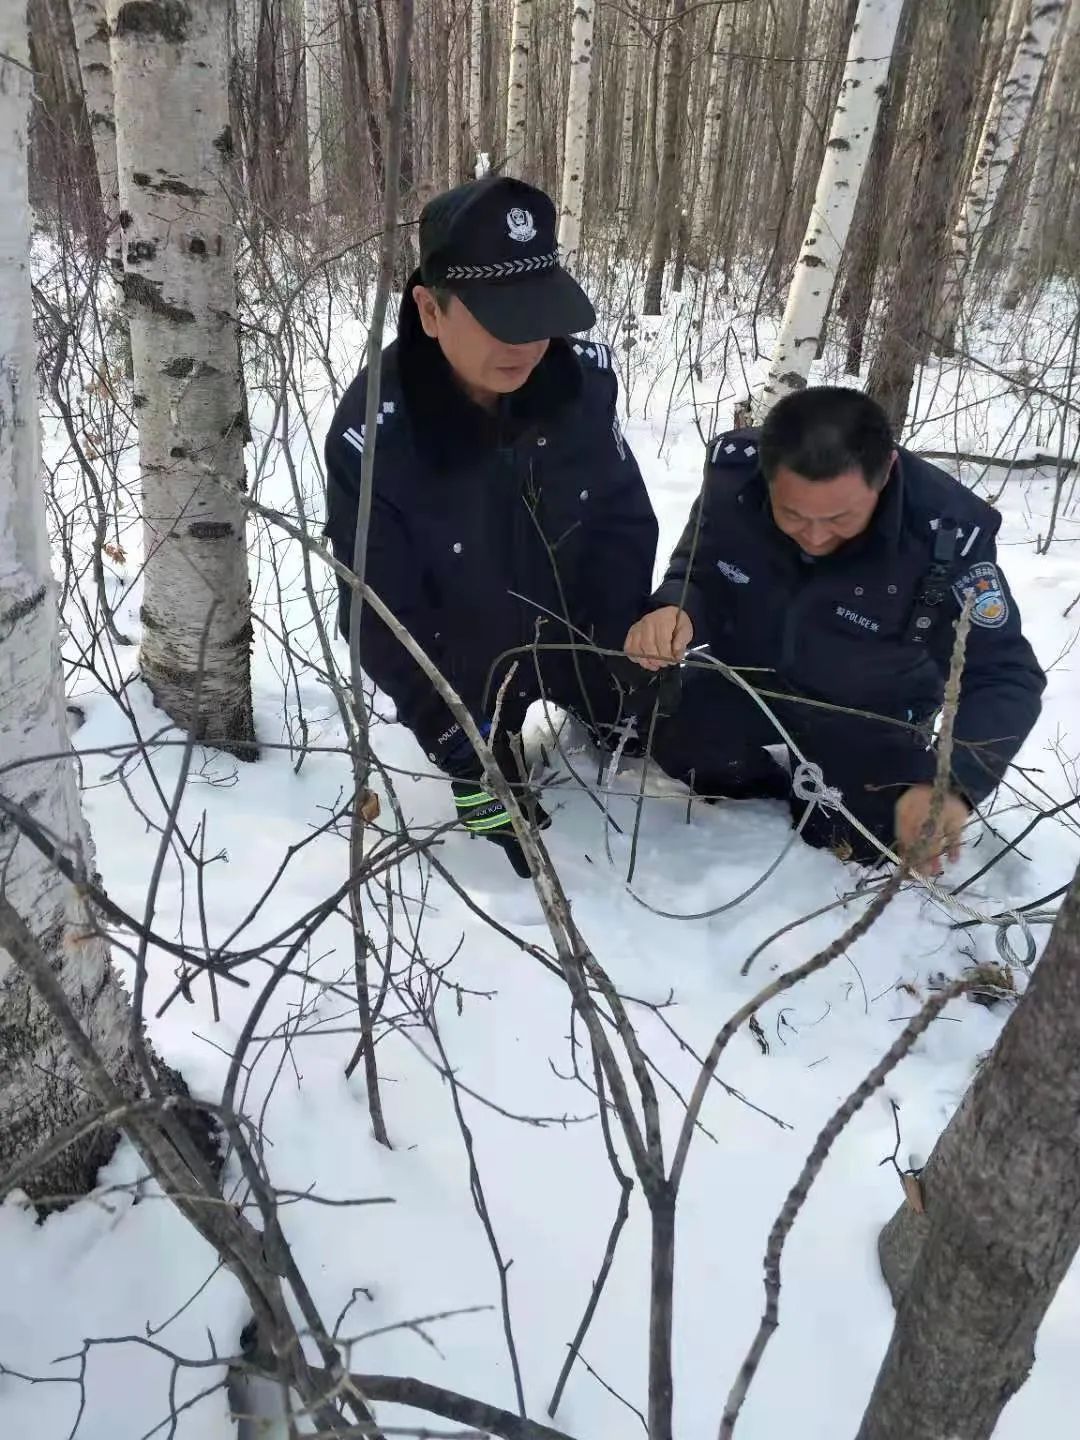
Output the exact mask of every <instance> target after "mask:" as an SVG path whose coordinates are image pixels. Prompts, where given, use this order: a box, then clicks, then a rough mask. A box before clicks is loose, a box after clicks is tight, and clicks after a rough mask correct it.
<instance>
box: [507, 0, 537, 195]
mask: <svg viewBox="0 0 1080 1440" xmlns="http://www.w3.org/2000/svg"><path fill="white" fill-rule="evenodd" d="M532 7H533V0H514V12H513V21H512V24H511V30H510V73H509V75H508V77H507V81H506V173H507V174H508V175H517V176H521V175H522V174H523V173H524V168H525V147H526V142H527V139H528V113H529V46H530V42H531V38H532Z"/></svg>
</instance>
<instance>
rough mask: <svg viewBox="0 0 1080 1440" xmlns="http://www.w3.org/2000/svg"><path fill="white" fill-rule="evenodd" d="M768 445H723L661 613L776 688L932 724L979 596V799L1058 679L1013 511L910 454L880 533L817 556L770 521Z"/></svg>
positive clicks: (960, 728)
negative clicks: (675, 617) (1032, 612)
mask: <svg viewBox="0 0 1080 1440" xmlns="http://www.w3.org/2000/svg"><path fill="white" fill-rule="evenodd" d="M757 438H758V437H757V432H756V431H753V430H741V431H735V432H733V433H730V434H726V435H721V436H720V437H719V438H718V439H717V440H715V441H714V442H713V443H712V445H711V446H710V451H709V459H708V462H707V464H706V473H705V482H704V486H703V489H702V493H701V496H700V497H699V499H698V500H697V501H696V502H695V504H694V508H693V510H692V511H691V514H690V519H689V522H688V524H687V526H686V529H685V531H684V533H683V535H682V538H681V539H680V541H679V544H678V546H677V547H676V550H675V553H674V555H673V556H672V559H671V563H670V566H669V567H668V571H667V574H666V576H665V578H664V581H663V584H662V585H661V587H660V589H659V590H658V591H657V592H656V594H655V595H654V597H653V605H654V607H659V606H661V605H681V606H682V607H683V608H684V609H685V610H686V611H687V613H688V614H689V615H690V618H691V620H692V622H693V625H694V641H693V643H695V644H702V643H706V642H708V643H709V644H710V646H711V649H712V651H713V653H714V654H715V655H716V656H717V658H718V659H720V660H723V661H725V662H726V663H728V664H730V665H732V666H736V667H741V666H747V667H764V668H765V669H767V670H771V671H773V672H775V673H774V675H772V676H760V675H759V676H751V677H749V678H751V679H752V680H754V681H755V682H759V683H761V684H762V685H763V686H764V687H765V688H768V686H769V684H770V683H772V684H776V682H777V681H779V688H781V689H787V690H789V691H790V692H792V693H796V694H799V695H803V696H806V697H809V698H811V699H817V700H821V701H826V702H830V703H831V704H833V705H840V706H849V707H851V708H853V709H859V710H864V711H869V712H871V713H873V714H875V715H883V716H886V717H888V718H890V719H895V720H900V721H903V722H909V721H916V722H921V721H923V720H924V719H926V718H927V717H929V716H931V715H932V714H933V712H934V711H935V710H936V709H937V708H938V707H939V705H940V703H941V699H942V694H943V690H944V682H945V678H946V676H947V674H948V669H949V661H950V656H951V652H952V646H953V640H954V623H955V620H956V618H957V616H958V615H959V613H960V609H961V606H962V604H963V599H964V597H965V596H966V595H967V593H968V592H969V591H970V592H971V593H972V595H973V601H974V605H973V612H972V625H971V630H970V634H969V639H968V645H967V661H966V665H965V669H964V673H963V681H962V689H961V699H960V705H959V710H958V713H957V717H956V726H955V734H956V745H955V749H954V756H953V775H954V781H955V784H956V786H957V788H958V789H959V790H961V791H962V792H963V793H964V794H965V795H966V796H967V797H968V798H969V799H970V800H971V801H972V802H973V803H978V802H979V801H981V800H982V799H983V798H984V797H985V796H986V795H987V794H989V792H990V791H991V790H992V789H993V788H994V786H995V784H996V783H997V781H998V780H999V779H1000V777H1001V774H1002V772H1003V771H1004V769H1005V767H1006V766H1007V764H1008V763H1009V761H1010V760H1011V759H1012V757H1013V756H1014V755H1015V753H1016V751H1017V750H1018V749H1019V747H1020V745H1021V743H1022V741H1023V740H1024V738H1025V736H1026V735H1027V734H1028V732H1029V730H1030V729H1031V727H1032V725H1033V724H1034V722H1035V719H1036V717H1037V716H1038V713H1039V707H1040V696H1041V694H1042V690H1043V687H1044V685H1045V677H1044V675H1043V672H1042V670H1041V669H1040V668H1039V665H1038V662H1037V661H1036V659H1035V656H1034V654H1033V652H1032V649H1031V646H1030V645H1029V644H1028V642H1027V640H1026V639H1025V638H1024V636H1023V634H1022V632H1021V627H1020V614H1019V611H1018V609H1017V606H1016V601H1015V600H1014V599H1013V596H1012V594H1011V593H1010V591H1009V587H1008V584H1007V582H1006V580H1005V577H1004V575H1003V574H1002V573H1001V571H1000V569H999V568H998V565H997V556H996V547H995V536H996V535H997V531H998V527H999V525H1000V523H1001V517H1000V515H999V514H998V513H997V511H995V510H994V509H993V508H992V507H991V506H989V505H987V504H986V503H985V502H984V501H983V500H981V499H979V498H978V497H977V496H976V495H974V494H972V493H971V492H970V491H969V490H966V489H965V488H964V487H963V486H962V485H961V484H960V483H959V482H958V481H957V480H955V479H953V478H952V477H951V476H950V475H947V474H946V473H945V472H944V471H943V470H940V469H938V467H937V466H935V465H931V464H929V463H928V462H927V461H925V460H922V459H920V458H919V457H918V456H917V455H914V454H912V453H911V452H909V451H906V450H901V451H900V453H899V460H898V463H897V464H896V466H895V467H894V469H893V472H892V474H891V476H890V478H889V481H888V483H887V484H886V486H885V489H884V490H883V492H882V495H881V498H880V500H879V502H878V505H877V509H876V510H875V512H874V515H873V518H872V521H871V523H870V526H869V527H868V529H867V530H866V531H864V532H863V534H862V535H860V536H858V537H857V538H856V539H854V540H852V541H850V542H848V543H847V544H845V545H843V546H842V547H841V548H840V549H839V550H838V551H836V552H835V553H834V554H832V555H829V556H826V557H823V558H819V559H816V560H811V559H809V558H808V557H806V556H805V555H803V554H802V552H801V551H800V550H799V547H798V546H797V544H796V543H795V542H794V541H792V540H791V539H789V538H788V537H787V536H786V535H784V534H783V532H782V531H781V530H779V529H778V528H777V526H776V525H775V524H774V522H773V519H772V513H771V510H770V507H769V499H768V488H767V485H766V482H765V478H764V476H763V475H762V473H761V470H760V468H759V465H758V459H757ZM801 708H804V709H805V708H806V707H801ZM834 723H835V717H834ZM858 723H859V722H858V719H857V718H853V719H852V724H853V725H856V726H857V725H858ZM853 734H854V732H853ZM915 754H916V755H917V756H918V758H917V759H915V758H914V757H913V768H912V769H911V770H910V771H909V776H908V778H909V781H910V782H911V783H915V782H917V781H929V780H931V779H932V778H933V774H934V763H935V762H934V756H933V754H932V752H929V751H927V750H925V749H924V748H920V749H918V750H917V751H916V752H915Z"/></svg>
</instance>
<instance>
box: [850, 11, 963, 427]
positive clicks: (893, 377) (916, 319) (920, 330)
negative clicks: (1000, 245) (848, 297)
mask: <svg viewBox="0 0 1080 1440" xmlns="http://www.w3.org/2000/svg"><path fill="white" fill-rule="evenodd" d="M988 7H989V0H944V3H943V6H942V11H943V14H942V25H941V34H940V40H939V56H940V58H939V60H938V68H937V75H936V77H935V80H934V82H933V83H934V96H933V102H932V105H931V108H930V113H929V116H928V117H927V120H926V122H925V123H924V125H923V130H922V138H921V144H922V149H921V153H920V155H919V161H918V165H917V167H916V171H915V177H914V184H913V189H912V198H911V204H910V206H909V209H908V214H907V216H906V217H905V221H904V228H903V234H902V238H901V243H900V256H899V260H898V262H897V266H896V271H895V274H894V275H893V277H892V283H891V286H890V289H889V301H888V304H887V306H886V309H885V315H884V318H883V322H882V332H881V340H880V342H879V344H878V348H877V352H876V354H875V355H874V360H873V363H872V364H871V366H870V374H869V378H868V381H867V390H868V391H869V393H870V394H871V395H872V396H873V397H874V399H875V400H877V401H878V403H879V404H880V405H881V406H882V408H883V409H884V410H885V413H886V414H887V415H888V417H889V419H890V421H891V422H892V426H893V431H894V433H895V434H896V435H897V436H899V434H900V432H901V430H902V429H903V425H904V420H905V418H906V416H907V408H908V401H909V399H910V397H911V386H912V383H913V381H914V378H915V366H916V365H917V364H918V363H919V361H920V359H921V357H922V356H923V355H924V354H925V353H926V346H927V342H928V339H929V336H930V334H931V332H932V330H933V328H934V325H933V306H934V296H935V292H936V288H937V277H938V276H939V275H940V274H941V263H942V260H943V259H944V256H945V252H946V250H947V246H948V235H949V220H950V212H951V210H952V204H953V196H954V194H955V193H956V184H957V179H958V172H959V168H960V162H961V160H962V156H963V148H964V146H963V137H964V136H965V135H966V133H967V127H968V120H969V118H970V115H971V105H972V100H973V98H974V87H975V74H974V71H973V67H972V64H971V57H972V56H973V55H976V54H977V53H978V46H979V37H980V35H981V33H982V28H983V22H984V20H985V18H986V14H987V10H988Z"/></svg>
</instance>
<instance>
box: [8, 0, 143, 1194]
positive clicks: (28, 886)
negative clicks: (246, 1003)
mask: <svg viewBox="0 0 1080 1440" xmlns="http://www.w3.org/2000/svg"><path fill="white" fill-rule="evenodd" d="M30 86H31V72H30V68H29V52H28V47H27V33H26V22H25V18H24V15H23V13H22V11H21V7H20V6H18V5H14V6H7V7H3V8H2V9H0V193H2V194H3V196H4V203H3V205H2V206H0V773H2V775H3V779H2V781H0V793H2V795H3V799H4V800H5V802H7V803H8V804H12V805H17V806H21V807H23V809H24V811H25V812H27V813H28V814H29V816H30V817H31V818H32V819H33V820H34V821H35V822H36V823H37V824H38V825H39V826H41V827H42V828H43V829H44V830H46V831H47V832H48V833H49V834H50V835H51V836H54V837H56V838H57V839H58V841H59V843H60V844H62V846H63V848H64V853H65V854H66V856H67V858H68V859H69V860H71V861H72V862H73V863H74V864H76V865H78V866H79V867H81V869H82V870H83V871H84V872H91V871H92V868H93V854H92V850H91V845H90V837H89V834H88V832H87V830H86V827H85V824H84V822H83V818H82V814H81V811H80V806H79V793H78V789H77V785H76V771H75V764H74V761H73V759H72V756H71V746H70V743H69V740H68V735H67V725H66V710H65V704H64V682H63V672H62V669H61V665H60V641H59V635H58V627H57V616H56V585H55V583H54V581H53V577H52V573H51V571H50V568H49V539H48V534H47V531H46V525H45V499H44V495H43V493H42V488H41V466H40V463H39V456H38V413H37V377H36V374H35V355H34V325H33V307H32V303H31V298H30V274H29V254H30V207H29V202H28V198H27V148H26V147H27V116H28V109H29V102H30ZM36 756H42V757H44V758H42V759H40V760H36V759H35V757H36ZM0 893H2V894H3V895H4V897H5V898H6V899H7V900H8V902H9V903H10V904H11V905H12V906H14V908H15V909H16V910H17V911H18V913H19V915H20V916H21V918H22V919H23V920H24V922H25V923H26V925H27V926H28V927H29V929H30V930H31V932H32V933H33V935H34V936H35V938H36V939H37V940H38V942H39V943H40V944H41V946H42V948H43V949H44V951H45V953H46V955H47V956H48V958H49V960H50V962H51V964H52V965H53V967H54V970H55V972H56V975H57V978H58V980H59V981H60V984H61V986H62V987H63V989H64V992H65V993H66V995H67V996H68V999H69V1000H70V1002H71V1004H72V1007H73V1009H74V1011H75V1014H76V1016H77V1018H78V1019H79V1021H80V1023H81V1024H82V1026H83V1028H84V1030H85V1031H86V1032H87V1034H88V1035H89V1036H90V1038H91V1040H92V1041H93V1043H94V1045H95V1046H96V1047H97V1049H98V1051H99V1053H100V1054H101V1056H102V1058H103V1059H104V1061H105V1063H106V1065H107V1066H108V1068H109V1070H110V1073H111V1074H112V1075H113V1077H114V1079H115V1080H116V1082H117V1084H118V1085H120V1087H121V1088H122V1089H123V1090H125V1091H126V1092H128V1093H135V1092H136V1091H137V1090H138V1085H137V1084H136V1080H135V1076H136V1066H135V1062H134V1060H133V1057H132V1055H131V1052H130V1049H129V1039H128V1033H129V1023H130V1013H129V1010H128V1004H127V999H126V997H125V995H124V992H123V990H122V989H121V986H120V982H119V981H118V979H117V977H116V974H115V972H114V971H113V969H112V967H111V965H110V964H109V958H108V953H107V950H106V947H105V943H104V941H103V940H102V938H101V937H100V935H99V934H98V933H96V930H95V927H94V925H93V923H92V917H90V916H88V915H87V913H86V910H85V906H84V902H83V901H82V900H81V898H80V896H79V894H78V892H77V890H76V887H75V886H74V885H73V884H71V883H70V882H69V881H67V880H65V879H64V878H63V877H62V876H61V874H60V872H59V871H58V870H56V869H55V868H54V867H53V866H52V865H50V864H49V863H48V861H47V860H46V859H45V858H44V856H43V855H42V854H41V853H40V851H38V850H37V849H36V848H35V847H34V846H32V845H31V844H30V842H29V841H28V840H27V839H25V838H24V837H22V836H21V833H20V831H19V830H18V829H17V828H16V826H15V825H14V823H13V822H12V821H11V820H10V819H9V818H8V816H6V815H4V814H0ZM0 1054H2V1057H3V1061H2V1064H0V1174H3V1173H4V1172H5V1171H6V1170H7V1169H8V1168H9V1167H10V1166H11V1165H12V1164H13V1163H14V1162H15V1161H16V1160H17V1159H18V1158H20V1157H21V1156H24V1155H26V1154H27V1153H29V1152H32V1151H33V1150H34V1149H35V1148H36V1147H37V1146H39V1145H41V1144H42V1143H44V1142H45V1141H46V1140H48V1139H49V1137H50V1136H51V1135H53V1134H55V1133H56V1131H58V1130H60V1129H62V1128H63V1127H64V1126H66V1125H69V1124H71V1123H72V1122H73V1121H77V1120H79V1119H80V1118H82V1117H84V1116H86V1115H88V1114H89V1113H90V1112H91V1111H92V1110H93V1108H94V1106H93V1104H92V1102H91V1100H90V1098H89V1097H88V1095H87V1092H86V1087H85V1083H84V1081H83V1078H82V1076H81V1073H80V1071H79V1068H78V1066H77V1064H76V1063H75V1061H74V1060H73V1058H72V1057H71V1055H70V1054H69V1052H68V1051H67V1048H66V1046H65V1044H64V1042H63V1039H62V1037H61V1035H60V1033H59V1031H58V1030H57V1029H56V1027H55V1025H54V1023H53V1021H52V1019H51V1017H50V1016H49V1014H48V1012H47V1010H46V1009H45V1007H44V1006H43V1005H42V1003H41V1002H40V1001H39V1000H38V998H37V996H36V994H35V993H34V991H33V990H32V989H31V987H30V985H29V984H28V982H27V981H26V980H25V978H24V977H23V976H22V974H21V972H20V971H19V970H18V969H16V967H15V966H14V965H13V963H12V960H11V957H10V955H9V954H8V953H7V951H6V950H4V949H3V948H0ZM114 1143H115V1136H114V1135H111V1134H109V1133H107V1132H103V1131H102V1130H100V1129H98V1130H94V1131H92V1132H91V1133H90V1134H88V1135H87V1136H85V1137H84V1138H83V1139H82V1140H80V1141H79V1142H77V1143H76V1144H75V1145H73V1146H71V1147H69V1148H68V1149H67V1150H65V1151H64V1152H63V1153H62V1154H61V1155H60V1156H59V1157H58V1158H57V1159H56V1160H55V1161H53V1162H52V1163H51V1164H49V1165H48V1166H46V1167H45V1168H44V1169H42V1170H41V1171H40V1172H39V1173H38V1174H37V1175H35V1176H34V1177H33V1178H32V1180H31V1181H29V1182H24V1188H26V1189H28V1191H29V1193H31V1194H32V1195H33V1196H34V1197H42V1196H46V1195H50V1196H67V1195H78V1194H80V1193H82V1192H84V1191H85V1190H86V1189H88V1188H89V1187H90V1185H91V1184H92V1183H93V1180H94V1175H95V1172H96V1170H97V1169H98V1167H99V1166H100V1165H101V1164H103V1163H104V1162H105V1160H106V1159H107V1158H108V1155H109V1152H110V1150H111V1148H112V1145H113V1144H114Z"/></svg>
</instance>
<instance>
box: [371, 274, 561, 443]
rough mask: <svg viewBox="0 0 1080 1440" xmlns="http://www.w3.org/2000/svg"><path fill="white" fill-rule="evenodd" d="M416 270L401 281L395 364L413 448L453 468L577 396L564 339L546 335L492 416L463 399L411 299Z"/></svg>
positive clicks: (546, 420)
mask: <svg viewBox="0 0 1080 1440" xmlns="http://www.w3.org/2000/svg"><path fill="white" fill-rule="evenodd" d="M419 279H420V274H419V271H417V273H416V274H415V275H413V276H412V277H411V278H410V280H409V282H408V284H407V285H406V286H405V293H404V295H403V297H402V302H401V315H400V318H399V321H398V339H397V366H398V377H399V380H400V383H401V393H402V398H403V400H404V402H405V408H406V410H407V411H408V415H409V420H410V422H411V425H412V430H413V435H414V438H415V442H416V445H417V449H418V450H419V451H420V452H421V454H422V455H423V456H424V458H425V459H426V460H427V461H428V462H429V463H430V464H431V465H433V466H434V467H435V468H436V469H437V470H440V471H449V470H454V469H460V468H462V467H464V466H466V465H468V464H470V463H471V462H473V461H475V460H476V459H477V458H478V457H479V456H480V455H482V454H483V453H485V452H486V451H490V450H493V449H494V448H495V446H496V445H497V443H498V441H499V439H500V436H502V437H505V438H509V439H516V438H517V436H519V435H520V434H522V433H523V432H524V431H526V430H528V429H530V428H531V427H533V426H540V425H550V424H551V423H552V422H553V421H555V420H556V419H557V418H558V417H560V416H561V415H562V414H563V413H564V412H565V411H566V410H568V409H569V408H570V407H571V406H572V405H573V404H574V403H575V402H576V401H577V400H578V398H579V397H580V395H581V389H582V384H583V377H582V371H581V365H580V364H579V362H578V360H577V357H576V356H575V355H574V352H573V351H572V350H571V348H570V345H569V343H568V342H567V341H566V340H552V342H551V344H550V345H549V346H548V349H547V353H546V354H545V356H544V358H543V360H541V362H540V364H539V365H538V366H537V367H536V369H535V370H534V371H533V373H532V375H530V377H529V379H528V381H527V382H526V383H525V384H524V385H523V386H522V387H521V389H520V390H518V391H516V392H515V393H514V394H513V395H508V396H507V397H506V399H505V401H504V403H503V405H502V406H501V407H500V411H499V414H498V415H497V416H495V415H492V414H491V413H490V412H489V411H487V410H484V409H482V408H481V407H480V406H479V405H476V404H474V403H473V401H471V400H470V399H469V397H468V396H467V395H466V394H465V392H464V391H463V390H462V389H461V387H460V386H459V385H458V383H457V381H456V379H455V378H454V373H453V371H452V370H451V369H450V366H449V364H448V363H447V360H446V357H445V356H444V355H443V353H442V350H441V349H440V348H439V345H438V343H437V342H436V341H434V340H432V339H430V338H429V337H428V336H427V335H426V334H425V333H424V328H423V326H422V325H421V324H420V313H419V311H418V310H417V308H416V305H415V304H414V303H413V298H412V292H413V286H414V285H416V284H418V283H419Z"/></svg>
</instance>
